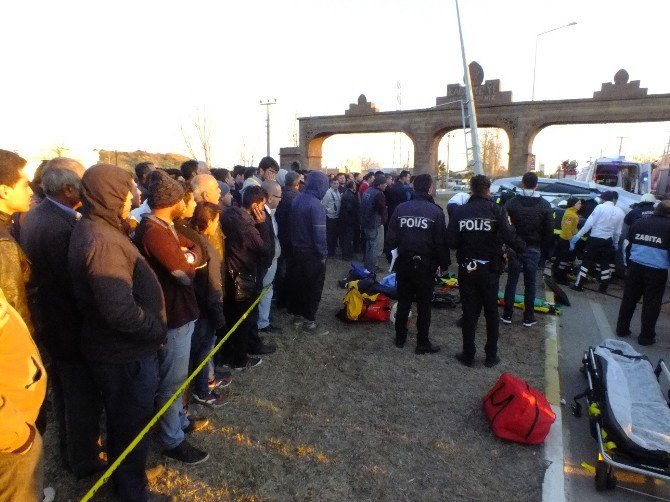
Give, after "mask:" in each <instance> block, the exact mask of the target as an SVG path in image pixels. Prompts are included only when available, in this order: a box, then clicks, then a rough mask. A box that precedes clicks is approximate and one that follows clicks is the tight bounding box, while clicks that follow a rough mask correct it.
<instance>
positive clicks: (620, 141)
mask: <svg viewBox="0 0 670 502" xmlns="http://www.w3.org/2000/svg"><path fill="white" fill-rule="evenodd" d="M617 138H618V139H619V157H621V147H622V146H623V140H624V139H627V138H628V136H617Z"/></svg>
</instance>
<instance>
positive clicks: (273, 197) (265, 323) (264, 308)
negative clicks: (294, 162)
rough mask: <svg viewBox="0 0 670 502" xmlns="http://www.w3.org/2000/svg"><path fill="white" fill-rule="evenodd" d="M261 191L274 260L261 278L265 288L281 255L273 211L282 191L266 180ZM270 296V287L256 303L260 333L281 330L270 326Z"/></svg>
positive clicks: (271, 294)
mask: <svg viewBox="0 0 670 502" xmlns="http://www.w3.org/2000/svg"><path fill="white" fill-rule="evenodd" d="M262 187H263V190H265V192H266V193H267V202H266V204H265V213H266V218H268V217H269V218H270V220H271V221H272V230H273V234H272V237H273V238H274V246H275V252H274V258H273V259H272V264H271V265H270V268H269V269H268V271H267V272H266V273H265V276H264V277H263V287H264V288H265V287H267V286H268V285H270V284H272V283H273V282H274V280H275V274H276V273H277V259H278V258H279V255H280V254H281V246H280V245H279V237H278V236H279V230H278V228H277V220H276V219H275V211H276V210H277V206H278V205H279V203H280V202H281V198H282V190H281V185H280V184H279V183H278V182H276V181H273V180H266V181H264V182H263V184H262ZM272 296H273V287H272V286H270V289H269V290H268V292H267V293H265V296H264V297H263V298H261V301H260V302H259V303H258V331H260V332H262V333H280V332H281V329H280V328H278V327H276V326H273V325H272V324H270V306H271V305H272Z"/></svg>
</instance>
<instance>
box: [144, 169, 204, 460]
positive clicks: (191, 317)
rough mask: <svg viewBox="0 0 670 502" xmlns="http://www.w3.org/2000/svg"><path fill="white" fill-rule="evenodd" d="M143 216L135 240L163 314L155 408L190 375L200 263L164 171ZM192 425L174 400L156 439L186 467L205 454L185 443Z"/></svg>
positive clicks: (153, 182) (154, 176)
mask: <svg viewBox="0 0 670 502" xmlns="http://www.w3.org/2000/svg"><path fill="white" fill-rule="evenodd" d="M147 188H148V192H149V195H148V197H147V200H148V201H149V207H150V208H151V213H150V214H148V215H146V216H145V217H144V219H142V222H141V223H140V224H139V226H138V227H137V230H136V231H135V237H134V238H133V239H134V241H135V244H136V245H137V247H138V248H139V249H140V252H141V253H142V254H143V255H144V257H145V258H146V259H147V261H148V262H149V265H150V266H151V268H152V269H153V270H154V272H155V273H156V275H157V276H158V281H159V282H160V285H161V287H162V289H163V296H164V297H165V307H166V311H167V327H168V330H167V339H166V342H165V344H164V345H163V346H162V347H161V348H160V350H159V351H158V365H159V384H158V391H157V393H156V408H157V409H159V408H161V407H162V406H163V405H164V404H165V403H166V402H167V401H168V399H169V398H170V397H171V396H172V395H173V394H174V393H175V392H176V391H177V389H178V388H179V387H180V386H181V385H182V384H183V383H184V381H185V380H186V377H187V376H188V364H189V356H190V352H191V335H192V334H193V329H194V326H195V320H196V319H197V318H198V316H199V310H198V304H197V301H196V297H195V290H194V289H193V279H194V277H195V267H194V264H195V263H198V262H199V257H198V256H196V253H197V251H196V246H195V245H194V243H193V242H191V241H189V240H187V239H186V238H185V237H184V236H182V235H179V234H178V233H177V231H176V230H175V227H174V220H176V219H178V218H179V217H180V216H181V214H182V213H183V212H184V209H185V204H184V189H183V187H182V185H181V184H180V183H179V182H178V181H176V180H174V179H172V178H170V176H168V175H167V174H166V173H165V172H163V171H160V170H157V171H154V172H153V173H151V176H150V178H149V186H148V187H147ZM189 426H190V423H189V420H188V418H187V417H186V414H185V413H184V409H183V406H182V402H181V400H180V399H176V400H175V401H174V402H173V403H172V405H170V408H168V410H167V411H166V412H165V414H164V415H163V416H162V417H161V420H160V431H159V437H160V440H161V442H162V444H163V448H164V453H165V455H166V456H168V457H171V458H174V459H176V460H179V461H181V462H184V463H187V464H198V463H200V462H203V461H205V460H207V458H208V457H209V455H208V454H207V453H206V452H204V451H202V450H199V449H198V448H196V447H194V446H192V445H191V444H190V443H189V442H188V441H186V440H185V439H184V430H185V429H187V428H189ZM189 430H190V429H189Z"/></svg>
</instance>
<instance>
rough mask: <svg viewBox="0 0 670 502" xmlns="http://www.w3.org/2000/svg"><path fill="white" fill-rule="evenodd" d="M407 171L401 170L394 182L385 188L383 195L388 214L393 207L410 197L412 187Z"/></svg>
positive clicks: (393, 209)
mask: <svg viewBox="0 0 670 502" xmlns="http://www.w3.org/2000/svg"><path fill="white" fill-rule="evenodd" d="M409 178H410V175H409V171H401V172H400V174H399V175H398V178H397V179H396V180H395V183H392V184H391V185H389V186H388V187H387V188H386V191H385V192H384V195H385V197H386V205H387V206H388V214H389V215H392V214H393V211H395V208H396V207H398V205H399V204H402V203H403V202H407V201H408V200H410V199H411V198H412V189H411V187H410V186H409Z"/></svg>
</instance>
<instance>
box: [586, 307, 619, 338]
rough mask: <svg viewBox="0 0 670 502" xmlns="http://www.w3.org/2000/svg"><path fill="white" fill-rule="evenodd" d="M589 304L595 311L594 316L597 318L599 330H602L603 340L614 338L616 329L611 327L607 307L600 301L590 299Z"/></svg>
mask: <svg viewBox="0 0 670 502" xmlns="http://www.w3.org/2000/svg"><path fill="white" fill-rule="evenodd" d="M589 305H591V310H592V311H593V317H595V318H596V324H597V325H598V331H600V336H601V341H602V340H605V339H606V338H614V331H612V328H611V327H610V323H609V322H607V315H605V309H603V306H602V305H600V304H599V303H596V302H594V301H593V300H589Z"/></svg>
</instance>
